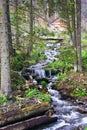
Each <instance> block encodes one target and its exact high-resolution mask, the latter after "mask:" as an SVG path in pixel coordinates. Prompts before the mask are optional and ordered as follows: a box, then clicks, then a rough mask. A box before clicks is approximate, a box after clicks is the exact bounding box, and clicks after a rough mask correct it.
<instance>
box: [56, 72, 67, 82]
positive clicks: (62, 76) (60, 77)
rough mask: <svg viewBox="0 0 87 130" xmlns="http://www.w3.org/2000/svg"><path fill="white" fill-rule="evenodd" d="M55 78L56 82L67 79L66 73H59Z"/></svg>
mask: <svg viewBox="0 0 87 130" xmlns="http://www.w3.org/2000/svg"><path fill="white" fill-rule="evenodd" d="M57 77H58V81H61V80H62V81H63V80H65V79H66V78H67V74H66V73H59V74H58V75H57Z"/></svg>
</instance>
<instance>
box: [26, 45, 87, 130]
mask: <svg viewBox="0 0 87 130" xmlns="http://www.w3.org/2000/svg"><path fill="white" fill-rule="evenodd" d="M46 46H47V49H46V50H44V54H45V55H46V57H47V59H46V60H43V61H41V62H39V63H38V64H36V65H32V66H30V67H29V68H27V71H28V72H29V73H31V74H32V75H35V78H34V83H36V84H38V86H39V87H40V88H41V87H42V86H41V84H39V83H38V82H37V79H47V80H48V85H47V86H48V87H47V89H48V92H49V93H50V95H51V99H52V105H53V107H54V114H53V116H57V118H58V120H57V122H55V123H52V124H49V125H45V126H40V127H39V128H36V129H35V130H75V128H77V130H87V128H86V126H87V114H81V113H79V112H78V111H77V109H78V108H79V106H78V105H74V104H73V103H71V102H69V101H65V100H62V98H61V95H60V93H59V92H58V91H57V90H54V89H52V88H51V85H52V84H53V83H55V82H56V81H57V77H56V73H54V72H52V71H51V70H49V71H45V69H44V68H45V67H46V66H47V64H48V63H51V62H53V61H55V60H58V59H57V58H56V56H57V55H59V54H60V53H59V51H58V49H59V48H60V43H56V44H53V43H46ZM58 71H59V70H58ZM86 110H87V109H86Z"/></svg>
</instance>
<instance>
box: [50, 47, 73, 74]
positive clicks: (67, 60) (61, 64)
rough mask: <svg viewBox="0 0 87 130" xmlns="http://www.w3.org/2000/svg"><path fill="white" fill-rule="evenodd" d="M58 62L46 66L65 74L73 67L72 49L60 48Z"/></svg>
mask: <svg viewBox="0 0 87 130" xmlns="http://www.w3.org/2000/svg"><path fill="white" fill-rule="evenodd" d="M60 52H61V54H60V55H59V56H58V60H57V61H54V62H52V63H49V64H48V67H49V68H51V69H60V70H61V71H62V72H67V71H69V70H70V69H71V68H72V67H73V61H74V54H73V49H72V48H69V47H68V48H62V49H61V50H60Z"/></svg>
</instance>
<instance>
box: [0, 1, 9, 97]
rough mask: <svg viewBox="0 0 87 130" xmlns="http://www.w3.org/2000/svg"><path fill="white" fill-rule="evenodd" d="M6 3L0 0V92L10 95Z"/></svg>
mask: <svg viewBox="0 0 87 130" xmlns="http://www.w3.org/2000/svg"><path fill="white" fill-rule="evenodd" d="M6 3H7V0H0V41H1V93H2V94H4V95H6V96H10V94H11V78H10V58H9V43H8V41H9V40H8V27H7V23H8V20H7V14H6V11H7V10H6Z"/></svg>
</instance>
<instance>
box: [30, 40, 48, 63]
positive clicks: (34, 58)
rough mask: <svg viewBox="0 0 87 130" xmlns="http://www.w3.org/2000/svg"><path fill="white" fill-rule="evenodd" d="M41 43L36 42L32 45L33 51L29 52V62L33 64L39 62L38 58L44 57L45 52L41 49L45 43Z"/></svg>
mask: <svg viewBox="0 0 87 130" xmlns="http://www.w3.org/2000/svg"><path fill="white" fill-rule="evenodd" d="M41 42H42V43H36V44H34V45H33V51H32V52H31V54H30V57H29V63H30V64H35V63H37V62H39V61H40V60H43V59H46V56H45V54H42V53H41V51H42V50H44V49H45V48H46V46H45V44H44V42H43V41H41Z"/></svg>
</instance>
